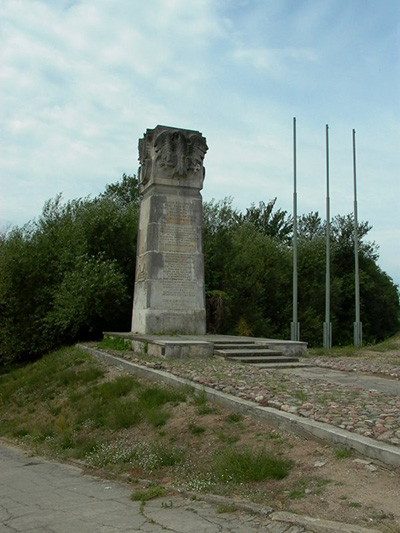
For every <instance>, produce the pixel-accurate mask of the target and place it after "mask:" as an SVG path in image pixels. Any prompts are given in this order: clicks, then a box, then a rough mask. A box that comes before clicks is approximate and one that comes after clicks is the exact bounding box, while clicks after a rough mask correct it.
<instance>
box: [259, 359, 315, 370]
mask: <svg viewBox="0 0 400 533" xmlns="http://www.w3.org/2000/svg"><path fill="white" fill-rule="evenodd" d="M252 365H253V366H257V367H258V368H276V369H278V370H279V369H280V368H282V369H283V368H310V367H313V366H315V365H313V364H311V363H301V362H300V361H297V362H296V361H293V362H292V363H282V362H278V363H271V362H268V363H252Z"/></svg>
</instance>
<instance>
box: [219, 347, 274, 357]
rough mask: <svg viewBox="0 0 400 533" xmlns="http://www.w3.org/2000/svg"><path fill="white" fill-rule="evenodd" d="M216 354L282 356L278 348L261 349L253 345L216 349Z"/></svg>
mask: <svg viewBox="0 0 400 533" xmlns="http://www.w3.org/2000/svg"><path fill="white" fill-rule="evenodd" d="M214 354H215V355H222V356H223V357H236V356H240V357H243V358H245V357H253V356H254V357H258V356H260V357H262V356H265V357H267V356H270V357H279V356H281V357H282V352H279V351H278V350H269V349H268V348H261V349H255V350H254V349H253V346H251V347H246V348H242V349H240V350H238V349H235V350H231V349H229V350H226V349H225V350H214Z"/></svg>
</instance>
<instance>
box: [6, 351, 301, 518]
mask: <svg viewBox="0 0 400 533" xmlns="http://www.w3.org/2000/svg"><path fill="white" fill-rule="evenodd" d="M113 376H114V374H113V373H111V374H110V373H109V371H108V370H107V366H106V365H104V364H103V363H101V362H99V361H97V360H95V359H93V358H91V357H90V356H89V355H87V354H85V353H83V352H82V351H80V350H77V349H75V348H72V347H69V348H62V349H60V350H57V351H55V352H52V353H50V354H48V355H46V356H44V357H43V358H42V359H40V360H38V361H36V362H34V363H31V364H27V365H26V366H20V367H13V368H9V369H6V371H5V372H2V373H1V374H0V436H4V437H8V438H11V439H14V440H15V441H16V442H17V443H21V444H23V445H25V446H28V447H30V448H31V449H32V451H33V452H34V453H40V454H43V455H47V456H50V457H54V458H57V459H69V458H74V459H79V460H81V461H84V462H85V463H86V464H87V465H88V466H91V467H94V468H100V469H102V470H104V472H105V473H106V475H107V473H109V474H112V475H113V476H114V475H115V476H118V475H124V476H129V477H130V478H132V477H135V478H143V477H146V478H147V479H152V480H153V481H155V482H156V484H160V480H165V479H168V480H173V481H174V482H175V483H176V484H178V486H181V487H183V488H188V490H195V491H196V490H199V491H207V492H209V491H216V492H217V493H218V491H219V493H221V494H225V495H230V494H234V493H235V491H236V493H237V494H241V493H243V494H248V495H249V497H251V495H252V494H256V493H257V494H258V493H260V494H261V493H265V490H264V489H263V488H257V487H258V485H257V484H260V483H263V482H266V481H268V482H271V480H272V481H273V482H274V483H277V482H279V481H280V480H282V479H284V478H285V477H286V476H287V475H288V473H289V472H290V470H291V468H292V467H293V464H292V463H291V461H290V460H286V459H285V458H284V457H281V456H279V454H280V453H281V450H277V452H278V453H277V456H273V455H271V454H270V453H269V452H268V450H266V449H264V448H262V445H263V443H265V444H266V445H267V446H271V444H269V443H270V440H269V439H268V438H267V436H264V437H263V439H262V442H260V439H254V441H253V442H252V443H251V445H249V446H247V447H243V446H242V444H241V443H240V444H239V443H238V442H239V441H240V440H241V438H242V436H243V435H244V436H246V437H247V435H246V432H247V428H246V425H245V419H244V417H243V415H241V414H238V413H227V412H222V413H220V412H219V411H218V410H217V409H215V408H214V407H212V406H210V405H209V404H208V402H207V399H206V393H205V390H203V391H201V392H200V394H194V393H193V389H190V388H186V389H179V390H177V389H172V388H168V387H164V386H160V385H154V383H150V382H147V381H145V380H142V379H139V378H136V377H134V376H130V375H117V377H113ZM181 404H184V407H183V408H182V409H183V412H186V411H187V412H190V418H186V419H184V418H182V415H180V416H181V418H180V419H179V422H177V425H174V417H175V416H176V415H175V413H178V415H179V413H180V412H181V411H182V409H181V407H180V406H181ZM180 409H181V411H180ZM185 410H186V411H185ZM205 414H214V415H215V416H214V418H212V422H211V424H212V425H211V426H210V427H208V426H207V425H206V424H205V423H201V420H202V418H201V417H203V416H204V415H205ZM207 423H209V422H208V420H207ZM266 435H268V432H266ZM193 436H196V446H193V440H192V439H193ZM273 445H275V443H273ZM254 484H256V485H255V486H254ZM246 487H248V488H247V489H246ZM146 490H147V491H149V489H146ZM246 490H247V492H246ZM150 493H153V492H152V491H150V492H146V493H145V494H138V495H137V498H138V499H139V500H140V501H144V499H146V498H147V496H148V495H150ZM153 497H155V496H153ZM221 512H222V511H221ZM226 512H228V511H226ZM229 512H230V511H229Z"/></svg>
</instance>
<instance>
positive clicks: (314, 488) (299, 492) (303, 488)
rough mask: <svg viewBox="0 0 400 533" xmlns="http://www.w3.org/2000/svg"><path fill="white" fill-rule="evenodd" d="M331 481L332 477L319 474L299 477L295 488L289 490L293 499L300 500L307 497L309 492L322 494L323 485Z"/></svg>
mask: <svg viewBox="0 0 400 533" xmlns="http://www.w3.org/2000/svg"><path fill="white" fill-rule="evenodd" d="M329 483H331V480H330V479H325V478H321V477H317V476H310V477H305V478H302V479H299V480H298V481H297V482H296V483H295V485H294V487H293V489H292V490H291V491H290V492H289V498H290V499H291V500H299V499H301V498H305V497H306V496H307V495H308V494H313V495H318V496H319V495H320V494H321V493H322V489H323V487H325V486H326V485H328V484H329Z"/></svg>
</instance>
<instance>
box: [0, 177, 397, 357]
mask: <svg viewBox="0 0 400 533" xmlns="http://www.w3.org/2000/svg"><path fill="white" fill-rule="evenodd" d="M140 198H141V197H140V193H139V184H138V180H137V179H136V178H135V177H133V176H127V175H126V174H124V175H123V177H122V180H121V181H120V182H116V183H112V184H110V185H107V187H106V189H105V191H104V193H102V194H100V195H99V196H98V197H96V198H93V199H90V198H79V199H76V200H72V201H68V202H65V203H64V202H63V200H62V197H61V195H58V196H56V197H55V198H54V199H52V200H49V201H47V202H46V203H45V205H44V208H43V212H42V214H41V216H40V217H39V218H38V219H37V220H34V221H31V222H29V223H28V224H26V225H25V226H23V227H21V228H8V229H6V230H4V231H3V232H2V233H1V234H0V364H1V363H3V364H4V363H10V362H18V361H24V360H30V359H35V358H36V357H38V356H39V355H41V354H43V353H45V352H47V351H49V350H50V349H53V348H55V347H57V346H60V345H61V344H64V343H71V342H75V341H76V340H78V339H80V340H85V339H95V338H99V336H100V334H101V332H102V331H104V330H110V331H112V330H115V331H124V330H125V331H127V330H129V327H130V324H129V323H130V315H131V305H132V295H133V291H134V272H135V262H136V240H137V231H138V219H139V203H140ZM203 221H204V222H203V233H204V261H205V283H206V297H207V301H206V304H207V329H208V331H209V332H212V333H229V334H239V335H255V336H265V337H277V338H288V337H289V325H290V321H291V318H292V317H291V315H292V249H291V239H292V224H293V220H292V218H291V217H290V216H289V215H288V213H287V212H286V211H283V210H281V209H276V198H275V199H273V200H271V201H270V202H268V203H264V202H259V204H258V205H255V204H252V205H251V206H250V207H249V208H248V209H247V210H246V212H245V213H241V212H239V211H238V210H236V209H235V208H234V207H233V206H232V198H225V199H224V200H220V201H218V202H216V201H214V200H213V201H211V202H204V205H203ZM297 226H298V279H299V306H298V311H299V317H298V319H299V322H300V323H301V337H302V339H304V340H306V341H308V342H309V343H310V345H311V346H313V345H314V346H318V345H320V344H321V342H322V322H323V321H324V305H325V234H326V227H325V223H324V222H323V221H322V220H321V218H320V216H319V214H318V213H315V212H312V213H309V214H307V215H303V216H301V217H299V219H298V224H297ZM370 229H371V228H370V225H369V224H368V223H367V222H361V223H360V224H359V228H358V240H359V257H360V292H361V319H362V322H363V335H364V340H365V341H366V342H370V343H373V342H378V341H381V340H383V339H384V338H385V337H387V336H390V335H393V334H394V333H395V332H396V331H397V330H398V327H399V295H398V291H397V287H396V286H395V285H394V283H393V281H392V280H391V279H390V278H389V276H388V275H387V274H385V273H384V272H382V271H381V269H380V268H379V266H378V265H377V262H376V261H377V258H378V248H377V246H376V244H375V243H371V242H368V241H367V240H366V237H367V235H368V232H369V230H370ZM330 234H331V320H332V323H333V342H334V344H348V343H351V341H352V330H353V325H352V324H353V320H354V252H353V243H354V225H353V218H352V216H351V215H347V216H337V217H335V218H334V219H333V220H332V223H331V232H330Z"/></svg>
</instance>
